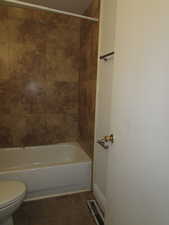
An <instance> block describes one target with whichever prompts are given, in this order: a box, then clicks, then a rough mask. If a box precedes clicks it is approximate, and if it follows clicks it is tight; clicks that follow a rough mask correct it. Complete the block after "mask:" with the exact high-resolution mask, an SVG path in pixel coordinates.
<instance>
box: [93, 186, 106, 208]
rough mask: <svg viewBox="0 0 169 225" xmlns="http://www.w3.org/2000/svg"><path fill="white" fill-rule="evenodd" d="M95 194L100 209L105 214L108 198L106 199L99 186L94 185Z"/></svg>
mask: <svg viewBox="0 0 169 225" xmlns="http://www.w3.org/2000/svg"><path fill="white" fill-rule="evenodd" d="M93 192H94V196H95V198H96V200H97V202H98V204H99V206H100V208H101V209H102V210H103V212H105V207H106V198H105V196H104V194H103V193H102V192H101V190H100V188H99V187H98V185H97V184H94V185H93Z"/></svg>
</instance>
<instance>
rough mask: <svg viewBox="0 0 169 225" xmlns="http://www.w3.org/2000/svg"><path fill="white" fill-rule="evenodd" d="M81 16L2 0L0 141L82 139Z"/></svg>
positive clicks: (41, 142)
mask: <svg viewBox="0 0 169 225" xmlns="http://www.w3.org/2000/svg"><path fill="white" fill-rule="evenodd" d="M79 50H80V20H79V19H77V18H74V17H70V16H64V15H57V14H53V13H49V12H43V11H40V10H34V9H21V8H15V7H4V6H0V147H6V146H8V147H14V146H25V145H44V144H55V143H58V142H64V141H75V140H77V139H78V136H79V132H78V118H79V112H78V108H79V102H78V98H79V93H78V81H79V61H78V60H79Z"/></svg>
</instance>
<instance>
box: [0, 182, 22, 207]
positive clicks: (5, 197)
mask: <svg viewBox="0 0 169 225" xmlns="http://www.w3.org/2000/svg"><path fill="white" fill-rule="evenodd" d="M25 192H26V186H25V184H24V183H22V182H19V181H0V209H2V208H5V207H7V206H9V205H10V204H12V203H14V202H16V201H17V200H19V199H20V198H22V197H23V196H24V195H25Z"/></svg>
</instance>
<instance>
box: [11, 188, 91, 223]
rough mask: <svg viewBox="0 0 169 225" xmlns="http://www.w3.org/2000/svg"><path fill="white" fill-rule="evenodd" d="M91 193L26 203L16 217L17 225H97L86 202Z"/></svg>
mask: <svg viewBox="0 0 169 225" xmlns="http://www.w3.org/2000/svg"><path fill="white" fill-rule="evenodd" d="M88 199H93V195H92V193H91V192H85V193H80V194H74V195H69V196H64V197H57V198H50V199H44V200H39V201H33V202H27V203H24V204H23V205H22V206H21V207H20V209H19V210H18V211H17V212H16V213H15V215H14V224H15V225H95V222H94V221H93V218H92V217H91V214H90V212H89V210H88V207H87V204H86V200H88Z"/></svg>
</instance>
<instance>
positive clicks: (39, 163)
mask: <svg viewBox="0 0 169 225" xmlns="http://www.w3.org/2000/svg"><path fill="white" fill-rule="evenodd" d="M0 154H1V157H0V172H2V171H9V170H19V169H21V170H23V169H27V168H37V167H46V166H53V165H62V164H71V163H80V162H90V161H91V159H90V158H89V156H88V155H87V154H86V152H85V151H84V150H83V149H82V148H81V146H80V145H79V144H78V143H76V142H72V143H61V144H56V145H46V146H45V145H43V146H30V147H23V148H21V147H19V148H2V149H0Z"/></svg>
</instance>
